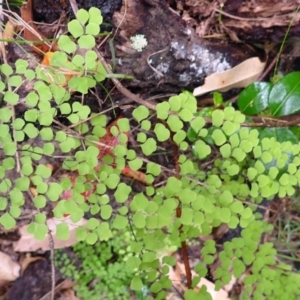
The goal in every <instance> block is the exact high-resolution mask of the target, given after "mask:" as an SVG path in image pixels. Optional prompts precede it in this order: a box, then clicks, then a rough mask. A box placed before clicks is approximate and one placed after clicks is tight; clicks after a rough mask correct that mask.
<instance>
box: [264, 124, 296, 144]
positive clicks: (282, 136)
mask: <svg viewBox="0 0 300 300" xmlns="http://www.w3.org/2000/svg"><path fill="white" fill-rule="evenodd" d="M272 137H274V138H275V139H276V140H277V141H278V142H280V143H283V142H291V143H292V144H297V143H298V139H297V137H296V136H295V134H294V133H293V132H292V131H291V130H290V129H288V128H285V127H273V128H265V129H264V130H262V132H261V133H260V135H259V138H260V140H262V139H263V138H272Z"/></svg>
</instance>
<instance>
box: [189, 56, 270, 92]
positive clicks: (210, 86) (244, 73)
mask: <svg viewBox="0 0 300 300" xmlns="http://www.w3.org/2000/svg"><path fill="white" fill-rule="evenodd" d="M265 65H266V63H265V62H261V61H260V59H259V58H258V57H252V58H249V59H247V60H245V61H243V62H242V63H240V64H239V65H237V66H235V67H234V68H232V69H230V70H227V71H224V72H220V73H214V74H212V75H209V76H207V77H206V78H205V82H204V85H202V86H200V87H197V88H195V89H194V92H193V94H194V96H201V95H203V94H205V93H208V92H211V91H220V92H226V91H229V90H230V89H233V88H243V87H246V86H247V85H249V84H250V83H252V82H255V81H256V80H257V79H258V78H259V76H260V75H261V73H262V72H263V70H264V68H265Z"/></svg>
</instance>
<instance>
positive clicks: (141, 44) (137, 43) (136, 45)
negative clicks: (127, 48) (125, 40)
mask: <svg viewBox="0 0 300 300" xmlns="http://www.w3.org/2000/svg"><path fill="white" fill-rule="evenodd" d="M130 40H131V42H132V43H131V46H132V48H133V49H135V50H136V51H138V52H142V51H143V49H144V48H145V47H146V46H147V45H148V41H147V39H146V38H145V36H144V35H143V34H137V35H135V36H132V37H131V38H130Z"/></svg>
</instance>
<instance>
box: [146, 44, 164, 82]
mask: <svg viewBox="0 0 300 300" xmlns="http://www.w3.org/2000/svg"><path fill="white" fill-rule="evenodd" d="M168 48H169V47H166V48H164V49H162V50H159V51H156V52H154V53H151V54H150V55H149V56H148V57H147V64H148V66H149V67H150V68H151V69H152V70H153V71H154V72H155V73H156V74H157V75H158V76H159V77H164V74H163V73H161V72H159V71H158V70H157V69H155V68H154V67H152V66H151V64H150V61H149V58H150V57H151V56H153V55H155V54H158V53H161V52H164V51H166V50H168Z"/></svg>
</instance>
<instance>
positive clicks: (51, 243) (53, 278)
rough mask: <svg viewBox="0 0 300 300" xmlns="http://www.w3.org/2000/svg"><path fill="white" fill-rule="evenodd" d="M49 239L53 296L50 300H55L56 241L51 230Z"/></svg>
mask: <svg viewBox="0 0 300 300" xmlns="http://www.w3.org/2000/svg"><path fill="white" fill-rule="evenodd" d="M48 238H49V248H50V263H51V295H50V300H54V295H55V264H54V241H53V237H52V234H51V232H50V230H49V232H48Z"/></svg>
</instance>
